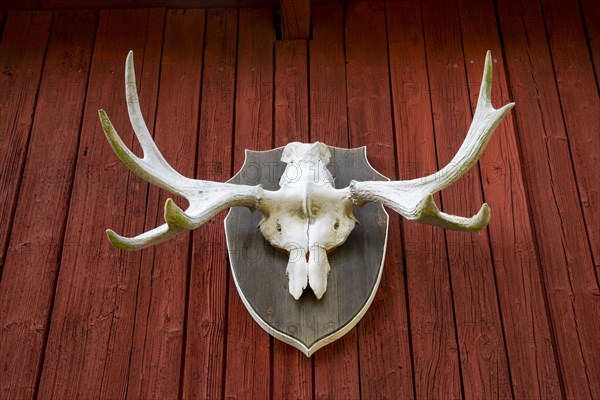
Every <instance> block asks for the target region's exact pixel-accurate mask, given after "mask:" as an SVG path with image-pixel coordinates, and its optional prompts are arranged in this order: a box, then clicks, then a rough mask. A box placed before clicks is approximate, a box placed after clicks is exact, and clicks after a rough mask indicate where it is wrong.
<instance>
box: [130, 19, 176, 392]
mask: <svg viewBox="0 0 600 400" xmlns="http://www.w3.org/2000/svg"><path fill="white" fill-rule="evenodd" d="M149 18H150V16H149V15H148V19H149ZM166 27H167V10H166V9H165V11H164V19H163V29H162V43H161V46H160V54H159V61H158V77H157V83H156V98H155V101H154V118H153V121H152V131H151V132H150V134H151V135H152V139H153V140H154V135H155V133H156V120H157V115H158V99H159V97H160V96H159V94H160V84H161V79H160V78H161V75H162V56H163V53H164V49H165V33H166ZM146 46H147V41H144V55H145V50H146ZM144 62H145V57H144V58H143V59H142V70H143V68H144ZM134 140H135V138H134ZM132 176H133V174H132V173H131V172H129V173H128V174H127V187H128V186H129V182H130V180H131V178H132ZM150 190H151V188H150V185H149V184H147V185H146V209H145V212H144V225H143V226H144V227H145V226H146V224H147V223H148V220H149V218H151V215H150V214H149V207H148V206H149V205H150ZM128 193H129V192H128ZM128 197H129V195H128V194H127V195H126V197H125V201H126V204H127V199H128ZM124 218H125V217H124ZM145 252H148V253H151V254H152V263H151V266H150V269H151V271H150V277H152V276H154V254H155V249H154V248H151V249H148V250H142V253H141V254H140V257H139V260H140V268H139V273H138V290H137V293H136V297H135V311H134V320H133V321H134V322H133V325H134V326H133V334H132V340H134V339H135V336H136V335H135V332H136V330H138V329H139V327H138V324H137V310H138V300H139V287H140V281H141V279H140V277H141V275H142V268H143V258H144V253H145ZM149 290H150V293H149V295H148V298H150V299H152V298H153V294H152V293H153V291H154V286H153V285H152V284H150V289H149ZM151 308H152V307H151V306H149V307H148V310H147V311H146V321H148V320H149V319H150V310H151ZM148 329H149V327H148V325H146V328H145V330H144V336H143V342H142V343H141V346H140V348H141V349H145V348H146V342H147V339H148ZM132 349H133V345H132ZM132 353H133V352H131V353H130V359H129V366H128V374H127V388H126V393H129V381H130V378H131V375H132V373H133V372H135V371H132V364H131V358H132ZM145 357H146V355H145V352H143V355H142V362H144V359H145ZM141 379H142V381H143V378H141Z"/></svg>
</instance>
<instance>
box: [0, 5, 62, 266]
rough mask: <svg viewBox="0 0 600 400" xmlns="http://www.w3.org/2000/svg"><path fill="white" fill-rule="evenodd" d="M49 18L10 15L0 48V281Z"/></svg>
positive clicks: (23, 13)
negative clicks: (0, 122) (0, 156)
mask: <svg viewBox="0 0 600 400" xmlns="http://www.w3.org/2000/svg"><path fill="white" fill-rule="evenodd" d="M51 22H52V13H51V12H31V11H13V12H11V13H10V14H9V15H8V16H7V17H6V23H5V26H4V30H3V33H2V43H0V68H2V71H3V73H2V75H1V76H0V103H2V107H1V108H0V121H3V123H2V130H1V131H0V132H1V134H0V154H3V155H4V156H3V157H2V161H0V187H2V191H1V192H0V246H1V247H0V277H1V276H2V270H3V269H4V256H5V252H6V246H7V245H8V239H9V235H10V229H11V226H12V224H13V214H14V211H15V206H16V200H17V194H18V192H19V184H20V182H21V173H22V168H23V164H24V161H25V155H26V153H27V144H28V140H29V132H30V130H31V124H32V122H33V111H34V108H35V104H36V100H37V93H38V88H39V83H40V79H41V76H42V66H43V64H44V56H45V50H46V45H47V43H48V36H49V33H50V24H51Z"/></svg>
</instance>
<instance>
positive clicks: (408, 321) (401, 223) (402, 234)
mask: <svg viewBox="0 0 600 400" xmlns="http://www.w3.org/2000/svg"><path fill="white" fill-rule="evenodd" d="M419 8H420V7H419ZM383 10H384V11H383V12H384V16H385V43H386V51H387V61H388V81H389V91H390V110H391V111H392V118H391V121H392V135H393V140H394V159H395V160H396V163H395V164H396V165H395V170H396V179H401V175H400V172H401V171H400V169H401V168H400V161H401V160H400V149H398V139H397V137H398V128H397V126H396V118H394V109H395V107H394V88H393V85H392V80H393V77H392V63H391V54H390V35H389V21H388V2H387V1H386V2H385V3H384V8H383ZM422 29H423V26H422V25H421V30H422ZM422 33H423V37H424V32H422ZM398 220H399V222H398V225H399V226H398V228H399V235H400V249H401V250H400V251H401V261H402V278H403V282H402V283H403V286H404V303H405V307H406V308H405V310H404V311H405V312H406V328H407V331H408V351H409V353H410V369H411V374H410V375H411V380H412V392H413V398H415V399H416V398H417V382H416V376H415V375H416V374H415V354H414V349H413V332H412V325H411V319H410V303H409V297H410V296H409V295H408V269H407V268H406V266H407V259H406V238H405V236H406V234H405V232H404V218H398Z"/></svg>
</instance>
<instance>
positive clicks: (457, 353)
mask: <svg viewBox="0 0 600 400" xmlns="http://www.w3.org/2000/svg"><path fill="white" fill-rule="evenodd" d="M419 8H420V10H421V26H422V29H423V47H424V56H425V67H426V69H427V87H428V88H429V92H430V93H429V104H430V109H431V125H432V128H433V143H434V147H435V149H434V156H435V165H436V169H437V170H439V167H440V161H439V157H438V150H437V149H438V143H437V134H436V127H435V120H434V116H433V115H434V112H433V101H432V99H431V79H430V72H429V57H428V56H427V35H426V34H425V18H424V16H423V8H422V6H421V4H420V3H419ZM438 133H439V132H438ZM443 197H444V196H443V195H442V193H439V201H440V210H443V209H444V198H443ZM443 235H444V247H445V252H444V253H445V255H446V268H447V274H448V284H449V287H450V300H451V304H452V319H453V321H454V340H455V342H456V355H457V366H458V375H459V379H458V381H459V385H460V394H461V398H463V399H465V398H466V397H465V385H464V379H463V371H462V364H461V359H462V358H461V355H460V353H461V351H460V341H459V338H458V324H457V320H456V304H455V301H454V285H453V284H452V271H451V262H450V254H449V253H448V247H449V246H448V236H447V234H446V230H444V231H443Z"/></svg>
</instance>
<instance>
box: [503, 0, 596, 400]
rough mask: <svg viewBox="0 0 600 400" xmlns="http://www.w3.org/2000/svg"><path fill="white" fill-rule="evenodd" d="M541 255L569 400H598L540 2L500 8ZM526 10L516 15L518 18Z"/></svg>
mask: <svg viewBox="0 0 600 400" xmlns="http://www.w3.org/2000/svg"><path fill="white" fill-rule="evenodd" d="M497 7H498V13H499V17H500V27H501V32H502V39H503V42H504V49H505V53H506V59H507V60H506V61H507V67H508V73H509V80H510V84H511V89H512V95H513V97H514V100H515V101H516V103H517V104H518V106H517V108H516V109H515V114H514V115H515V119H516V122H517V127H518V129H519V133H520V135H519V144H520V147H521V153H522V157H523V167H524V172H525V176H526V177H527V180H526V182H525V183H526V188H527V192H528V196H529V202H530V204H531V208H530V211H531V214H532V217H533V223H534V231H535V234H536V236H537V237H538V238H539V239H538V240H537V250H538V253H539V258H540V262H541V266H542V275H543V277H544V282H545V286H546V293H547V296H548V305H549V309H550V315H551V321H552V327H553V329H554V332H555V335H556V346H557V351H558V359H559V365H560V372H561V374H562V380H563V383H564V390H565V394H566V396H567V398H577V399H586V398H595V397H598V392H597V384H598V381H597V379H596V377H598V376H600V372H598V368H600V363H598V357H597V351H596V350H595V349H594V347H595V343H597V342H598V338H597V332H598V330H597V321H598V320H600V302H599V301H598V296H597V294H598V283H597V281H596V276H595V274H594V270H593V268H592V267H591V266H592V258H591V254H590V248H589V242H588V239H587V237H586V234H585V226H584V222H583V216H582V213H581V206H580V202H579V198H578V196H577V187H576V184H575V182H576V181H575V176H574V173H573V169H572V160H571V156H570V153H569V146H568V138H567V136H566V132H565V129H564V122H563V119H562V115H561V108H560V103H559V97H558V93H557V89H556V83H555V81H554V71H553V68H552V62H551V59H550V54H549V52H548V40H547V37H546V34H545V29H544V20H543V16H542V10H541V8H540V5H539V4H538V3H535V2H528V1H524V2H520V1H509V2H499V3H498V5H497ZM515 9H518V10H520V12H519V13H515V12H514V10H515Z"/></svg>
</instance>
